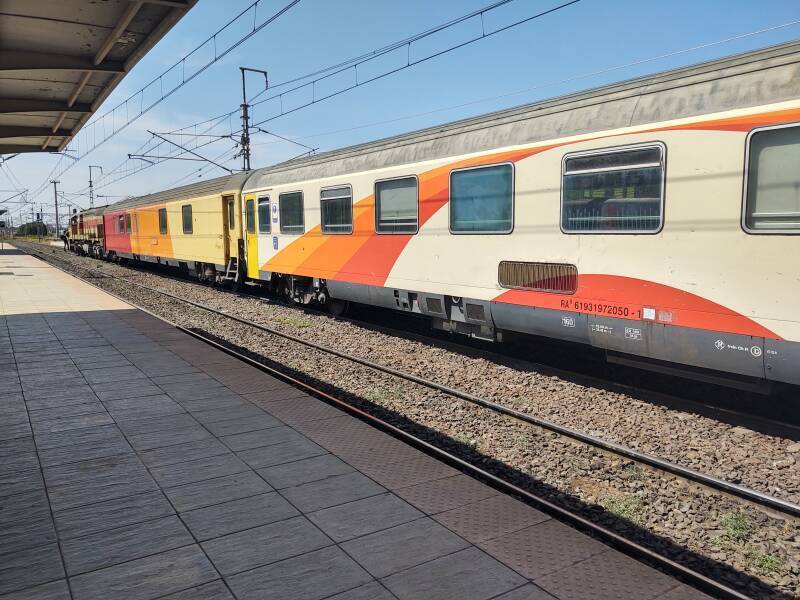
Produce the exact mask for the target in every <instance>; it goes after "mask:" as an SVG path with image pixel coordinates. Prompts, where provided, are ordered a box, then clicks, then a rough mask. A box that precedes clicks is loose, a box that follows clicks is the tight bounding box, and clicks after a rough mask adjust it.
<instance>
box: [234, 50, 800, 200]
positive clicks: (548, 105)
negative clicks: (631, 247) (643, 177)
mask: <svg viewBox="0 0 800 600" xmlns="http://www.w3.org/2000/svg"><path fill="white" fill-rule="evenodd" d="M796 98H800V41H794V42H788V43H785V44H780V45H777V46H772V47H769V48H764V49H761V50H755V51H751V52H746V53H743V54H738V55H734V56H730V57H726V58H722V59H718V60H713V61H709V62H705V63H701V64H697V65H693V66H689V67H682V68H679V69H673V70H670V71H664V72H662V73H658V74H655V75H649V76H645V77H638V78H635V79H629V80H627V81H623V82H620V83H615V84H612V85H606V86H602V87H598V88H593V89H589V90H587V91H583V92H578V93H574V94H569V95H566V96H560V97H557V98H552V99H549V100H543V101H540V102H535V103H533V104H526V105H523V106H518V107H515V108H510V109H505V110H500V111H497V112H494V113H490V114H486V115H482V116H479V117H471V118H467V119H462V120H459V121H454V122H451V123H447V124H444V125H437V126H434V127H429V128H427V129H422V130H418V131H414V132H410V133H405V134H401V135H396V136H393V137H388V138H384V139H381V140H377V141H373V142H368V143H364V144H358V145H355V146H349V147H346V148H341V149H338V150H332V151H329V152H324V153H321V154H317V155H314V156H310V157H306V158H300V159H294V160H291V161H287V162H284V163H279V164H276V165H272V166H269V167H265V168H262V169H258V170H256V171H254V172H253V173H252V174H251V175H250V177H249V179H248V181H247V183H246V186H245V189H256V188H268V187H271V186H273V185H280V184H283V183H290V182H296V181H305V180H308V179H316V178H322V177H331V176H335V175H341V174H345V173H350V172H358V171H367V170H371V169H377V168H380V167H387V166H394V165H402V164H408V163H413V162H419V161H425V160H431V159H437V158H445V157H448V156H457V155H461V154H469V153H472V152H481V151H486V150H491V149H494V148H499V147H504V146H514V145H518V144H529V143H535V142H541V141H545V140H548V139H554V138H558V137H566V136H571V135H579V134H587V133H593V132H597V131H603V130H609V129H616V128H621V127H630V126H635V125H643V124H647V123H653V122H658V121H666V120H671V119H679V118H685V117H692V116H697V115H702V114H708V113H712V112H719V111H724V110H731V109H736V108H746V107H750V106H759V105H763V104H771V103H775V102H781V101H785V100H791V99H796Z"/></svg>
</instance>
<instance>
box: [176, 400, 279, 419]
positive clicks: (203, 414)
mask: <svg viewBox="0 0 800 600" xmlns="http://www.w3.org/2000/svg"><path fill="white" fill-rule="evenodd" d="M265 414H266V413H265V412H264V411H263V410H261V409H260V408H258V407H257V406H253V405H252V404H250V403H249V402H246V401H244V400H242V401H240V404H239V405H238V406H234V407H231V408H222V409H220V408H217V409H211V410H198V411H193V412H192V416H193V417H194V418H195V419H197V420H198V421H200V422H201V423H214V422H215V421H227V420H228V419H239V418H243V417H257V416H261V415H265Z"/></svg>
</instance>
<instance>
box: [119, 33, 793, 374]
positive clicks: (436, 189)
mask: <svg viewBox="0 0 800 600" xmlns="http://www.w3.org/2000/svg"><path fill="white" fill-rule="evenodd" d="M104 230H105V245H106V254H107V255H111V256H117V257H124V258H134V259H138V260H149V261H155V262H161V263H167V264H171V265H178V266H181V267H182V268H184V269H187V270H190V271H193V272H195V273H197V274H198V276H200V277H201V278H205V279H216V280H230V279H232V278H233V279H236V280H238V281H243V280H245V279H250V280H261V281H269V282H270V284H271V285H272V286H273V287H275V288H276V289H280V290H281V291H283V292H284V293H286V294H288V295H289V296H291V297H292V298H294V299H295V300H296V301H298V302H303V303H307V302H311V301H317V302H324V303H328V304H329V305H331V306H332V308H333V310H334V312H338V311H341V310H342V308H343V307H344V306H345V303H347V302H352V303H360V304H371V305H377V306H382V307H387V308H391V309H395V310H399V311H406V312H411V313H418V314H420V315H424V316H426V317H428V318H429V319H430V320H431V322H432V324H433V325H434V326H435V327H437V328H440V329H443V330H447V331H452V332H457V333H463V334H467V335H471V336H475V337H480V338H486V339H491V340H498V341H499V340H502V339H503V337H504V336H505V335H507V334H508V333H510V332H513V333H521V334H533V335H537V336H546V337H551V338H558V339H562V340H568V341H572V342H578V343H582V344H589V345H592V346H595V347H597V348H601V349H604V350H606V351H607V352H608V354H609V356H612V357H615V358H616V359H617V360H621V361H626V360H633V359H636V360H639V361H642V362H644V363H646V364H648V365H650V366H652V365H663V366H666V367H676V366H688V367H697V368H701V369H709V370H712V371H716V372H722V373H726V374H736V375H742V376H747V377H752V378H756V379H759V380H772V381H780V382H786V383H792V384H800V315H799V314H798V313H799V312H800V259H798V254H800V237H798V234H800V43H790V44H784V45H781V46H776V47H772V48H768V49H765V50H761V51H757V52H751V53H747V54H743V55H738V56H734V57H731V58H727V59H723V60H718V61H714V62H710V63H705V64H702V65H699V66H694V67H690V68H685V69H678V70H674V71H669V72H666V73H662V74H658V75H655V76H651V77H644V78H640V79H635V80H631V81H627V82H623V83H620V84H616V85H612V86H607V87H603V88H599V89H593V90H590V91H587V92H583V93H579V94H573V95H570V96H565V97H561V98H556V99H553V100H549V101H545V102H539V103H536V104H532V105H528V106H522V107H519V108H515V109H511V110H505V111H501V112H497V113H493V114H490V115H486V116H482V117H478V118H473V119H467V120H463V121H459V122H455V123H452V124H448V125H443V126H438V127H433V128H430V129H425V130H422V131H417V132H414V133H409V134H405V135H400V136H396V137H393V138H388V139H384V140H380V141H376V142H372V143H368V144H362V145H358V146H353V147H350V148H344V149H341V150H336V151H332V152H328V153H324V154H319V155H316V156H311V157H308V158H304V159H300V160H293V161H290V162H287V163H283V164H280V165H276V166H272V167H268V168H265V169H260V170H256V171H253V172H250V173H249V174H243V175H235V176H230V177H223V178H220V179H216V180H213V181H208V182H203V183H198V184H195V185H191V186H186V187H183V188H178V189H175V190H169V191H166V192H162V193H159V194H153V195H151V196H145V197H142V198H135V199H131V200H128V201H125V202H122V203H119V204H116V205H113V206H111V207H109V208H108V209H107V210H106V211H105V213H104Z"/></svg>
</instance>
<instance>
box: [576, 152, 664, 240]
mask: <svg viewBox="0 0 800 600" xmlns="http://www.w3.org/2000/svg"><path fill="white" fill-rule="evenodd" d="M663 206H664V147H663V146H662V145H661V144H657V145H651V146H637V147H629V148H621V149H615V150H602V151H600V152H584V153H580V154H571V155H567V156H566V157H564V168H563V177H562V190H561V229H562V230H563V231H564V232H567V233H655V232H658V231H659V230H660V229H661V223H662V214H663Z"/></svg>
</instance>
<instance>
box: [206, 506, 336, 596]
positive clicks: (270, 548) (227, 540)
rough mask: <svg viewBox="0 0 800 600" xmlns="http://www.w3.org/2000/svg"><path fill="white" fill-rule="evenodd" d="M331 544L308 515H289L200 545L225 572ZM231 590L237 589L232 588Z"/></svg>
mask: <svg viewBox="0 0 800 600" xmlns="http://www.w3.org/2000/svg"><path fill="white" fill-rule="evenodd" d="M331 544H332V542H331V540H330V539H328V537H327V536H326V535H325V534H323V533H322V532H321V531H320V530H319V529H317V528H316V527H314V525H312V524H311V522H310V521H309V520H308V519H306V518H304V517H293V518H291V519H286V520H284V521H279V522H277V523H270V524H269V525H262V526H260V527H255V528H253V529H248V530H246V531H240V532H239V533H233V534H231V535H226V536H224V537H220V538H216V539H213V540H209V541H207V542H203V543H202V544H201V545H202V547H203V550H205V552H206V554H208V557H209V558H210V559H211V561H212V562H213V563H214V566H215V567H216V568H217V569H218V570H219V572H220V573H222V574H223V575H224V576H229V575H232V574H234V573H241V572H242V571H246V570H248V569H253V568H254V567H258V566H260V565H266V564H269V563H272V562H276V561H279V560H282V559H285V558H289V557H291V556H298V555H300V554H305V553H307V552H311V551H312V550H317V549H318V548H324V547H325V546H330V545H331ZM234 593H237V592H236V590H235V589H234ZM237 595H238V593H237Z"/></svg>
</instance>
